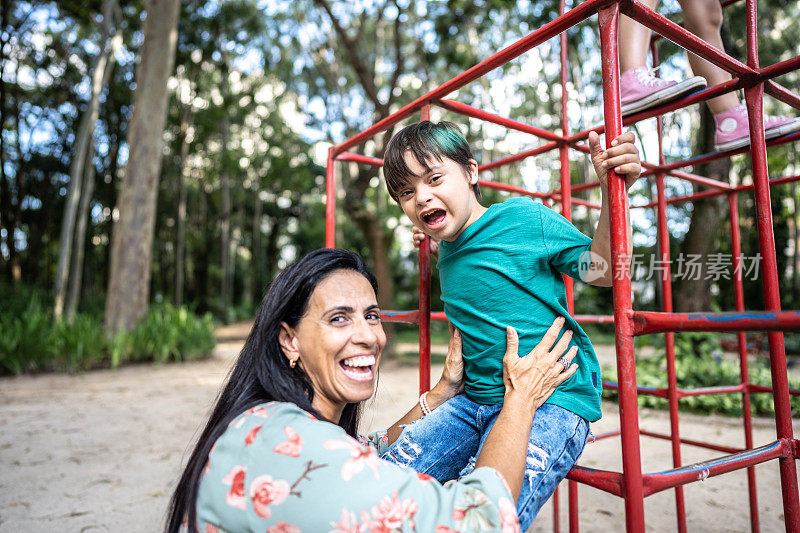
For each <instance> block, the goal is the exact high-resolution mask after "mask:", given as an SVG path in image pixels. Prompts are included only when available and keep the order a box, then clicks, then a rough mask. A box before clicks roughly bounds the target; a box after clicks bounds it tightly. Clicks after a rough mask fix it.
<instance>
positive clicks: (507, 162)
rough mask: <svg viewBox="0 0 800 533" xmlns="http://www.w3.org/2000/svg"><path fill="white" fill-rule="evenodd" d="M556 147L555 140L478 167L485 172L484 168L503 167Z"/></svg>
mask: <svg viewBox="0 0 800 533" xmlns="http://www.w3.org/2000/svg"><path fill="white" fill-rule="evenodd" d="M555 148H558V143H557V142H555V141H553V142H549V143H547V144H543V145H542V146H539V147H537V148H532V149H531V150H525V151H524V152H520V153H518V154H514V155H509V156H506V157H501V158H500V159H497V160H495V161H490V162H488V163H484V164H483V165H480V166H479V167H478V171H479V172H483V171H484V170H491V169H493V168H497V167H502V166H504V165H510V164H511V163H516V162H517V161H522V160H523V159H527V158H529V157H533V156H536V155H539V154H543V153H545V152H549V151H550V150H553V149H555Z"/></svg>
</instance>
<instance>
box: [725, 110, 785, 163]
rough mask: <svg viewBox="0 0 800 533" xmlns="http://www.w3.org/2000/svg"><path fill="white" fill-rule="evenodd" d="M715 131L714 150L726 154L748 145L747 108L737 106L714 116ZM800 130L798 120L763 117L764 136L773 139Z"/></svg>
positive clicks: (781, 117) (782, 117)
mask: <svg viewBox="0 0 800 533" xmlns="http://www.w3.org/2000/svg"><path fill="white" fill-rule="evenodd" d="M714 121H715V122H716V123H717V131H716V132H714V150H715V151H717V152H726V151H728V150H735V149H736V148H741V147H742V146H747V145H749V144H750V129H749V125H748V122H747V107H746V106H745V105H744V104H740V105H737V106H736V107H732V108H730V109H727V110H725V111H723V112H722V113H719V114H718V115H714ZM797 130H800V118H791V117H785V116H783V115H778V116H771V115H765V116H764V136H765V137H766V138H767V139H773V138H775V137H780V136H781V135H786V134H787V133H792V132H795V131H797Z"/></svg>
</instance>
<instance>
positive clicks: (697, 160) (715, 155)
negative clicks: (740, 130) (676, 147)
mask: <svg viewBox="0 0 800 533" xmlns="http://www.w3.org/2000/svg"><path fill="white" fill-rule="evenodd" d="M798 139H800V131H798V132H795V133H792V134H790V135H784V136H782V137H775V138H774V139H768V140H767V147H770V146H777V145H779V144H786V143H788V142H791V141H796V140H798ZM749 151H750V146H749V145H747V146H743V147H741V148H737V149H736V150H729V151H727V152H711V153H708V154H703V155H699V156H697V157H693V158H691V159H685V160H683V161H675V162H672V163H669V164H666V165H661V166H659V167H658V168H659V169H661V170H663V171H669V170H673V169H676V168H684V167H691V166H695V165H701V164H703V163H708V162H709V161H716V160H717V159H723V158H725V157H731V156H733V155H738V154H744V153H747V152H749ZM652 173H653V171H652V170H648V171H645V172H642V176H646V175H649V174H652Z"/></svg>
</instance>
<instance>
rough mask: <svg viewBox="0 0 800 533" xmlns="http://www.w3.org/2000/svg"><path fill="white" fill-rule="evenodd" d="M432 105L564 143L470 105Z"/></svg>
mask: <svg viewBox="0 0 800 533" xmlns="http://www.w3.org/2000/svg"><path fill="white" fill-rule="evenodd" d="M433 103H434V104H436V105H438V106H440V107H443V108H444V109H447V110H450V111H454V112H456V113H459V114H461V115H466V116H468V117H472V118H477V119H480V120H485V121H486V122H491V123H493V124H498V125H500V126H505V127H507V128H509V129H512V130H517V131H521V132H523V133H530V134H531V135H535V136H536V137H540V138H542V139H547V140H548V141H558V142H563V141H564V138H563V137H562V136H561V135H558V134H556V133H553V132H552V131H549V130H545V129H542V128H537V127H535V126H530V125H528V124H525V123H522V122H519V121H516V120H512V119H510V118H505V117H501V116H498V115H495V114H493V113H487V112H486V111H484V110H482V109H478V108H476V107H472V106H471V105H467V104H463V103H461V102H457V101H455V100H438V101H436V102H433Z"/></svg>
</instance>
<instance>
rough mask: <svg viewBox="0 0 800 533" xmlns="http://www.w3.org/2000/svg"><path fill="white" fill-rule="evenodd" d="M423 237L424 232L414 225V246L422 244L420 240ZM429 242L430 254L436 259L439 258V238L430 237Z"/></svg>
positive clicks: (417, 246)
mask: <svg viewBox="0 0 800 533" xmlns="http://www.w3.org/2000/svg"><path fill="white" fill-rule="evenodd" d="M424 239H425V233H423V232H422V230H421V229H419V228H418V227H416V226H414V248H419V247H420V246H422V241H423V240H424ZM430 242H431V245H430V249H431V255H432V256H433V257H435V258H436V259H439V239H434V238H433V237H431V239H430Z"/></svg>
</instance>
